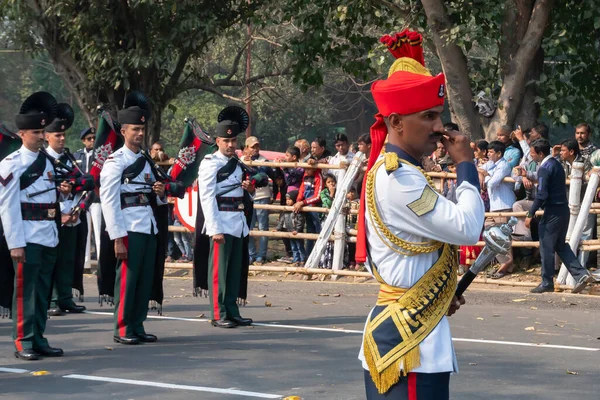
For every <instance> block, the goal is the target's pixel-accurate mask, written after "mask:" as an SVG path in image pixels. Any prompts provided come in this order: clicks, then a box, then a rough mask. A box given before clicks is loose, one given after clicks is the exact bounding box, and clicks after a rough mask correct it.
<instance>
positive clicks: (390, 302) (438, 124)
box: [356, 30, 484, 400]
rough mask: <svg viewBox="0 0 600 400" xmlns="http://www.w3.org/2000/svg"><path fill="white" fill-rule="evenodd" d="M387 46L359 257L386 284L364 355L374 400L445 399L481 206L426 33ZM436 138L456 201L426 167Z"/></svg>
mask: <svg viewBox="0 0 600 400" xmlns="http://www.w3.org/2000/svg"><path fill="white" fill-rule="evenodd" d="M381 41H382V42H383V43H385V44H386V45H387V46H388V48H389V50H390V51H391V53H392V54H393V55H394V56H395V57H396V58H397V60H396V61H395V62H394V64H393V65H392V67H391V68H390V72H389V75H388V79H386V80H379V81H376V82H375V83H374V84H373V86H372V88H371V92H372V94H373V98H374V99H375V103H376V105H377V108H378V110H379V113H378V114H377V115H376V117H375V118H376V122H375V124H374V125H373V126H372V127H371V141H372V151H371V157H370V158H369V163H368V166H367V173H366V175H365V179H364V183H363V189H362V194H361V210H360V214H359V221H358V224H359V225H358V243H357V249H356V259H357V262H365V261H367V267H368V268H369V270H370V272H371V273H372V274H373V276H374V277H375V279H377V280H378V281H379V283H380V284H381V287H380V292H379V296H378V299H377V304H376V306H375V307H374V308H373V310H372V311H371V313H370V315H369V317H368V320H367V324H366V327H365V332H364V337H363V346H362V348H361V352H360V356H359V358H360V360H361V361H362V364H363V368H364V369H365V385H366V391H367V398H368V399H370V400H371V399H384V398H385V399H416V398H418V399H419V400H424V399H425V400H426V399H435V400H443V399H448V398H449V393H448V392H449V381H450V373H452V372H456V371H457V362H456V357H455V355H454V348H453V346H452V336H451V334H450V326H449V324H448V320H447V318H446V315H452V314H453V313H454V312H455V311H456V310H457V309H458V308H459V307H460V305H461V304H464V299H462V297H461V298H457V297H455V296H454V293H455V291H456V280H457V278H456V276H457V269H458V257H457V253H456V247H455V246H456V245H467V244H475V243H476V242H477V240H478V239H479V233H480V232H481V228H482V226H483V221H484V206H483V201H482V200H481V197H480V195H479V182H478V177H477V170H476V168H475V165H474V164H473V151H472V150H471V148H470V146H469V140H468V138H467V137H466V136H463V135H461V134H459V133H458V132H455V131H445V130H444V128H443V124H442V120H441V114H442V111H443V110H444V96H445V88H446V84H445V79H444V75H443V74H439V75H436V76H432V75H431V73H430V72H429V71H428V70H427V69H426V68H425V66H424V59H423V48H422V45H421V43H422V37H421V35H420V34H418V33H416V32H410V31H408V30H406V31H404V32H402V33H398V34H395V35H394V36H387V35H386V36H385V37H383V38H382V40H381ZM386 139H387V143H386ZM440 141H441V143H443V144H444V146H445V148H446V150H447V151H448V154H449V155H450V157H451V158H452V159H453V160H454V162H455V164H456V166H457V167H456V170H457V189H456V198H457V203H456V204H454V203H452V202H450V201H449V200H446V199H445V198H444V197H443V196H441V195H440V194H439V193H437V191H436V189H435V188H434V186H433V184H432V182H431V181H430V180H429V178H428V177H427V176H426V175H425V172H424V171H423V169H422V166H421V163H420V160H421V158H422V157H423V155H425V154H431V153H432V152H433V150H435V148H436V146H437V143H438V142H440ZM384 144H385V148H384ZM382 150H383V152H382ZM380 153H381V154H380Z"/></svg>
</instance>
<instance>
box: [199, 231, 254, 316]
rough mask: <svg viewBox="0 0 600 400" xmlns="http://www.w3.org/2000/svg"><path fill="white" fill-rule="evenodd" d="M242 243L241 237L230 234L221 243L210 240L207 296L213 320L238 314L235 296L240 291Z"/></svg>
mask: <svg viewBox="0 0 600 400" xmlns="http://www.w3.org/2000/svg"><path fill="white" fill-rule="evenodd" d="M243 244H244V239H243V238H238V237H235V236H231V235H225V243H223V244H217V243H215V242H214V241H213V240H212V239H211V240H210V258H209V261H208V298H209V300H210V310H211V316H212V319H214V320H218V319H229V318H231V317H239V316H240V309H239V308H238V304H237V298H238V294H239V291H240V279H241V276H240V274H241V273H242V249H243ZM246 257H248V255H247V254H246Z"/></svg>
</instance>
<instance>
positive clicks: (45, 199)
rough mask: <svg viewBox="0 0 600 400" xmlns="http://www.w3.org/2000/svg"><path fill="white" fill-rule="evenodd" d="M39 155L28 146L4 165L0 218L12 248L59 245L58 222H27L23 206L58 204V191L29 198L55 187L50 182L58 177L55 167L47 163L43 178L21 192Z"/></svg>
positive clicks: (0, 175)
mask: <svg viewBox="0 0 600 400" xmlns="http://www.w3.org/2000/svg"><path fill="white" fill-rule="evenodd" d="M38 155H39V153H37V152H33V151H30V150H27V148H26V147H25V146H21V148H20V149H19V150H17V151H15V152H14V153H12V154H10V155H9V156H8V157H6V158H5V159H4V160H2V162H0V178H1V181H0V218H1V219H2V226H3V228H4V235H5V237H6V243H7V244H8V248H9V249H11V250H12V249H18V248H22V247H25V246H26V244H27V243H35V244H39V245H42V246H46V247H56V246H57V245H58V227H57V226H56V222H54V221H23V216H22V214H21V203H37V204H42V203H56V201H57V197H56V190H51V191H49V192H46V193H44V194H40V195H37V196H35V197H32V198H28V197H27V194H28V193H34V192H38V191H41V190H45V189H50V188H53V187H55V186H56V185H55V183H54V182H52V181H48V180H45V179H48V177H50V176H53V175H54V167H52V164H51V163H50V161H48V160H46V168H45V169H44V173H43V175H42V176H40V177H39V178H38V180H36V181H35V182H34V183H33V184H32V185H31V186H29V187H28V188H26V189H25V190H20V187H19V185H20V182H19V180H20V178H21V176H22V175H23V173H24V172H25V170H26V169H27V168H28V167H29V166H30V165H31V164H33V162H34V161H35V160H36V159H37V157H38Z"/></svg>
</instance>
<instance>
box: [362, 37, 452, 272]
mask: <svg viewBox="0 0 600 400" xmlns="http://www.w3.org/2000/svg"><path fill="white" fill-rule="evenodd" d="M381 42H382V43H384V44H385V45H387V47H388V49H389V51H390V52H391V53H392V54H393V55H394V57H396V58H398V59H397V60H396V61H395V62H394V64H393V65H392V67H391V68H390V72H389V75H388V79H386V80H378V81H375V83H373V85H372V86H371V93H372V94H373V99H374V100H375V104H377V109H378V110H379V113H378V114H377V115H376V116H375V123H374V124H373V126H371V142H372V145H371V156H370V158H369V163H368V164H367V173H366V174H365V177H364V182H363V185H362V193H361V196H360V211H359V215H358V237H357V245H356V262H358V263H364V262H365V261H366V258H367V239H366V231H365V187H366V186H367V185H366V181H367V176H368V174H369V171H370V170H371V168H372V167H373V164H375V161H376V160H377V158H378V157H379V153H380V152H381V149H382V148H383V144H384V142H385V138H386V136H387V127H386V125H385V121H384V119H383V117H387V116H389V115H390V114H393V113H396V114H400V115H408V114H414V113H417V112H419V111H423V110H428V109H430V108H433V107H437V106H442V105H444V96H445V92H446V90H445V78H444V75H443V74H439V75H437V76H431V74H430V73H429V71H427V69H426V68H425V66H424V63H425V61H424V59H423V47H422V42H423V37H422V36H421V35H420V34H419V33H417V32H411V31H408V30H405V31H403V32H400V33H396V34H395V35H393V36H389V35H386V36H384V37H382V38H381Z"/></svg>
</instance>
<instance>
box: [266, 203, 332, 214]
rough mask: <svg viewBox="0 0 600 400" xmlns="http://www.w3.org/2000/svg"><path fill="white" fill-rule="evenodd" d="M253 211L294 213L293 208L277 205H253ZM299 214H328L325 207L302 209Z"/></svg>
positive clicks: (306, 207)
mask: <svg viewBox="0 0 600 400" xmlns="http://www.w3.org/2000/svg"><path fill="white" fill-rule="evenodd" d="M254 209H256V210H269V211H280V212H281V211H294V206H280V205H278V204H255V205H254ZM300 211H301V212H318V213H328V212H329V208H325V207H308V206H305V207H302V208H301V209H300Z"/></svg>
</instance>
